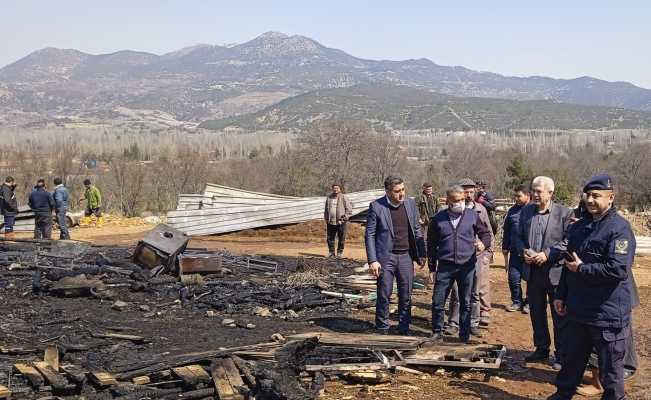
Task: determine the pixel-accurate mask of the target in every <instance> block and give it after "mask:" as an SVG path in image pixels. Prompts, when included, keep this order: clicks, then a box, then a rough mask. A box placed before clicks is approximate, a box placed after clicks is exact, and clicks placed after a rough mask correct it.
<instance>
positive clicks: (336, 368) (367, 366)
mask: <svg viewBox="0 0 651 400" xmlns="http://www.w3.org/2000/svg"><path fill="white" fill-rule="evenodd" d="M383 369H388V368H387V366H386V365H385V364H384V363H358V364H329V365H306V366H305V370H306V371H308V372H316V371H320V372H349V371H379V370H383Z"/></svg>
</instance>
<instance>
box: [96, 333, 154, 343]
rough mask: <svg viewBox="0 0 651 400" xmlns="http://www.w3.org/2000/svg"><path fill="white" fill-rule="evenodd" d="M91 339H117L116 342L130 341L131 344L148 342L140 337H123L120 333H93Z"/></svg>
mask: <svg viewBox="0 0 651 400" xmlns="http://www.w3.org/2000/svg"><path fill="white" fill-rule="evenodd" d="M93 337H96V338H104V339H118V340H130V341H132V342H139V343H141V342H149V341H150V340H147V339H145V338H144V337H142V336H137V335H125V334H122V333H110V332H109V333H93Z"/></svg>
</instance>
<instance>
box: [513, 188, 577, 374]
mask: <svg viewBox="0 0 651 400" xmlns="http://www.w3.org/2000/svg"><path fill="white" fill-rule="evenodd" d="M531 195H532V198H531V200H532V202H531V203H529V204H528V205H526V206H524V207H523V208H522V211H521V212H520V222H519V226H518V233H517V236H516V248H517V254H513V255H512V257H522V260H523V261H524V268H523V271H522V273H523V276H524V277H526V278H527V282H528V284H527V298H528V300H529V308H530V314H529V315H530V317H531V325H532V327H533V344H534V346H535V348H536V350H535V351H534V352H533V353H531V354H529V355H527V356H526V357H525V361H527V362H532V361H543V360H547V359H548V357H549V348H550V345H551V338H550V334H549V328H548V326H547V305H548V303H549V306H550V308H551V309H552V310H551V313H552V322H553V325H554V347H555V349H556V354H555V355H556V357H555V359H554V363H553V364H554V365H553V366H554V369H555V370H560V369H561V365H562V362H563V347H562V336H563V329H564V327H565V326H566V321H565V318H563V317H562V316H560V315H559V314H558V313H557V312H556V310H554V307H553V306H552V302H553V299H554V292H555V290H556V287H557V286H558V282H559V280H560V278H561V271H562V268H563V267H562V263H561V260H562V258H563V257H562V253H563V252H564V251H565V242H564V241H563V239H564V235H565V233H566V231H567V228H568V226H569V225H570V224H571V222H572V217H573V211H572V210H571V209H569V208H567V207H565V206H562V205H560V204H557V203H555V202H553V201H552V197H553V195H554V181H553V180H552V179H551V178H549V177H546V176H538V177H536V178H534V179H533V181H532V183H531Z"/></svg>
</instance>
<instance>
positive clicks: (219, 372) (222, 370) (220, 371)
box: [212, 358, 243, 400]
mask: <svg viewBox="0 0 651 400" xmlns="http://www.w3.org/2000/svg"><path fill="white" fill-rule="evenodd" d="M212 379H213V382H214V385H215V390H216V391H217V395H218V396H219V399H220V400H239V399H243V397H242V396H241V395H240V394H239V392H238V391H237V389H235V388H234V387H233V385H231V382H230V380H229V379H228V374H227V372H226V367H225V359H223V358H222V359H218V360H217V361H215V363H214V365H213V369H212Z"/></svg>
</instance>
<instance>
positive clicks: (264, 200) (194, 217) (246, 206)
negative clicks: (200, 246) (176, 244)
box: [167, 184, 384, 236]
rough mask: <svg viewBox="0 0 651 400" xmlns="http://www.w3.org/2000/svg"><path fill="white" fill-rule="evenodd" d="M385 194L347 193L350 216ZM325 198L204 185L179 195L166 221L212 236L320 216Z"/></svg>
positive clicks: (372, 191)
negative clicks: (176, 203) (193, 191)
mask: <svg viewBox="0 0 651 400" xmlns="http://www.w3.org/2000/svg"><path fill="white" fill-rule="evenodd" d="M383 195H384V190H379V189H378V190H368V191H364V192H355V193H347V194H346V196H347V197H348V199H350V201H351V203H352V206H353V215H356V214H359V213H362V212H364V211H366V210H367V209H368V205H369V204H370V203H371V202H372V201H373V200H376V199H377V198H379V197H382V196H383ZM325 200H326V198H325V197H291V196H281V195H276V194H270V193H258V192H251V191H247V190H241V189H236V188H231V187H227V186H220V185H214V184H208V185H206V189H205V190H204V192H203V194H182V195H180V196H179V199H178V205H177V208H176V210H174V211H170V212H169V213H167V223H168V224H169V225H170V226H172V227H173V228H175V229H178V230H180V231H182V232H184V233H186V234H188V235H192V236H201V235H215V234H220V233H228V232H236V231H240V230H244V229H253V228H261V227H266V226H276V225H288V224H297V223H301V222H306V221H310V220H318V219H322V218H323V212H324V208H325Z"/></svg>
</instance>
